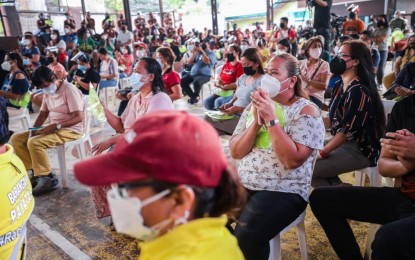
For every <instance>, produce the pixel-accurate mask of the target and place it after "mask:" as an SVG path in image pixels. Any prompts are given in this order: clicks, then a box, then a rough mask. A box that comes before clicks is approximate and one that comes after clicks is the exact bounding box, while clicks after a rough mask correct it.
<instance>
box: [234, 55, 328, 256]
mask: <svg viewBox="0 0 415 260" xmlns="http://www.w3.org/2000/svg"><path fill="white" fill-rule="evenodd" d="M267 71H268V75H265V76H263V79H262V80H261V86H260V88H258V90H257V91H254V92H253V93H252V94H251V97H252V102H251V104H250V105H249V106H248V107H247V108H246V109H245V111H244V112H243V114H242V116H241V118H240V120H239V123H238V126H237V127H236V129H235V132H234V133H233V136H232V138H231V140H230V150H231V154H232V157H233V158H234V159H239V160H240V162H239V169H238V172H239V176H240V177H241V181H242V183H243V185H244V186H245V188H246V189H247V190H248V193H249V200H248V202H247V205H246V207H245V208H244V209H243V211H242V214H241V216H240V217H239V221H238V225H237V226H236V229H235V236H236V238H237V239H238V243H239V246H240V247H241V250H242V252H243V253H244V256H245V258H246V259H259V260H261V259H264V260H265V259H268V257H269V252H270V248H269V240H270V239H272V238H273V237H274V236H276V235H277V234H278V233H280V232H281V230H283V229H284V228H285V227H287V226H288V225H289V224H290V223H292V222H293V221H294V220H295V219H296V218H297V217H298V216H299V215H300V214H301V213H302V212H304V210H305V209H306V207H307V201H308V194H309V191H310V183H311V176H312V174H313V167H314V161H315V159H316V157H317V154H318V149H321V148H322V147H323V141H324V134H325V131H324V124H323V121H322V119H321V116H320V110H319V109H318V107H317V106H316V105H314V104H313V103H312V102H311V101H310V100H308V99H307V98H305V94H304V92H303V91H302V88H301V79H300V74H299V64H298V61H297V59H296V58H295V57H293V56H292V55H291V54H287V53H285V54H280V55H277V56H274V57H273V58H272V59H271V60H270V62H269V63H268V65H267Z"/></svg>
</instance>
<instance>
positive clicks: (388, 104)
mask: <svg viewBox="0 0 415 260" xmlns="http://www.w3.org/2000/svg"><path fill="white" fill-rule="evenodd" d="M382 103H383V108H384V110H385V118H386V121H387V120H388V115H389V114H390V113H391V112H392V108H393V106H394V105H395V103H396V101H394V100H386V99H382ZM394 185H395V179H394V178H390V177H385V186H386V187H393V186H394Z"/></svg>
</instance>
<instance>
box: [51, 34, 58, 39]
mask: <svg viewBox="0 0 415 260" xmlns="http://www.w3.org/2000/svg"><path fill="white" fill-rule="evenodd" d="M50 38H51V39H52V40H56V39H57V38H58V36H57V35H56V34H51V35H50Z"/></svg>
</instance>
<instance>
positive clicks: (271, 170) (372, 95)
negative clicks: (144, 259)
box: [0, 1, 415, 259]
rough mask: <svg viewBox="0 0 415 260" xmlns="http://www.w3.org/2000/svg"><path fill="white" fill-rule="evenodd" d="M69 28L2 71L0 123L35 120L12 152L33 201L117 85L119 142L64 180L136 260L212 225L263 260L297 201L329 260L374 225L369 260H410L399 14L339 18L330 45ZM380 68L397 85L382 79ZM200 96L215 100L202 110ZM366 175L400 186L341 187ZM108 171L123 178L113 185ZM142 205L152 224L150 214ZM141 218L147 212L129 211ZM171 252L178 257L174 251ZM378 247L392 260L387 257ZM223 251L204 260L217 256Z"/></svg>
mask: <svg viewBox="0 0 415 260" xmlns="http://www.w3.org/2000/svg"><path fill="white" fill-rule="evenodd" d="M329 2H331V1H329ZM66 15H67V17H66V20H65V22H64V26H65V27H64V28H65V29H64V34H63V35H61V34H60V32H59V31H58V30H54V29H53V27H52V26H50V24H49V23H46V22H45V21H44V20H45V17H44V15H43V14H42V15H40V16H39V21H38V23H37V24H38V28H39V32H38V33H37V34H33V33H30V32H26V33H25V34H24V35H23V37H22V39H21V47H20V49H19V50H15V51H12V52H9V53H7V54H6V56H5V59H4V62H3V63H2V65H1V68H2V69H3V70H5V71H7V72H8V74H7V76H6V77H5V79H4V82H3V86H2V90H0V99H1V101H2V103H1V104H5V105H6V106H7V112H8V115H9V116H13V115H14V114H16V113H17V112H18V111H19V110H20V109H25V108H26V107H27V108H29V109H30V110H32V111H33V109H34V108H36V107H39V110H40V112H39V115H38V116H37V119H36V121H35V123H34V125H33V129H29V130H28V131H23V132H20V133H14V134H13V135H12V136H11V145H12V146H13V148H14V151H15V153H16V155H17V156H18V157H19V158H20V159H21V160H22V163H23V164H24V166H25V168H26V170H27V172H28V176H29V180H30V182H31V185H32V192H33V195H36V196H37V195H39V194H42V193H44V192H46V191H50V190H51V189H53V188H54V187H55V186H56V185H57V184H58V178H57V177H56V175H55V173H53V172H52V170H51V167H50V163H49V161H48V155H47V153H46V150H47V149H48V148H50V147H56V146H58V145H60V144H62V143H64V142H67V141H72V140H76V139H78V138H80V137H81V136H82V134H83V132H84V129H85V125H84V122H85V118H84V116H83V115H84V113H83V111H84V108H85V106H84V102H85V96H86V95H88V94H89V92H90V91H91V87H92V88H94V89H96V90H97V89H98V88H107V87H117V88H119V85H118V86H117V83H118V84H119V81H120V79H121V78H123V77H128V78H129V81H128V82H130V85H129V86H128V87H129V88H128V90H127V89H124V90H119V91H118V93H117V94H116V97H117V98H119V99H120V107H119V110H118V114H117V115H115V114H113V113H112V111H111V110H110V109H109V108H108V107H106V105H105V104H104V103H103V102H102V103H103V110H104V113H105V117H106V120H107V122H108V124H109V126H110V127H111V128H112V129H113V130H114V131H115V134H114V135H113V136H111V137H109V138H107V139H105V140H103V141H101V142H99V143H98V144H95V146H94V147H93V149H92V154H93V157H94V158H91V159H89V160H88V161H85V162H81V163H80V164H79V165H78V166H75V175H76V177H77V178H78V179H79V180H80V181H81V182H82V183H84V184H87V185H91V186H92V187H91V195H92V201H93V203H94V206H95V214H96V217H97V218H98V219H101V218H104V217H109V216H111V217H112V219H111V228H112V229H114V230H117V231H118V232H120V233H125V234H128V235H130V236H133V237H135V238H139V239H142V240H145V241H146V243H144V244H143V245H142V248H143V255H144V256H146V255H147V256H148V258H149V259H151V254H153V255H157V254H160V253H161V252H155V251H154V248H153V249H152V247H151V245H154V244H152V243H156V242H157V241H159V242H160V243H161V241H163V238H168V237H171V234H172V233H175V232H179V231H180V229H181V228H183V231H182V232H183V233H185V232H186V234H188V233H192V232H194V233H197V232H199V231H197V230H195V229H193V230H190V228H189V230H185V228H186V227H190V226H191V225H193V224H194V225H196V224H197V223H199V224H198V225H200V226H202V225H203V223H204V222H205V221H208V220H209V221H212V223H213V222H215V223H219V222H220V223H219V224H217V225H221V227H224V226H225V223H228V224H231V223H230V222H233V223H232V225H228V226H229V231H230V232H231V233H232V234H233V235H234V236H231V234H230V233H229V231H228V230H225V231H223V230H222V231H221V232H224V234H225V235H224V237H223V240H224V241H226V243H227V244H226V245H225V244H224V245H223V246H224V247H225V246H226V247H227V248H228V249H231V250H229V252H227V253H229V255H232V259H268V257H269V255H270V247H269V241H270V240H271V239H272V238H273V237H275V236H276V235H277V234H278V233H280V231H282V230H283V229H284V228H285V227H287V226H288V225H289V224H290V223H292V222H293V221H294V220H295V219H297V218H298V217H299V216H300V215H301V214H302V213H303V212H304V211H305V209H306V207H307V204H308V203H309V201H310V203H311V208H312V211H313V213H314V214H315V216H316V217H317V220H318V221H319V222H320V223H321V225H322V227H323V229H324V231H325V232H326V234H327V237H328V239H329V241H330V243H331V245H332V246H333V248H334V250H335V252H336V253H337V255H338V256H339V257H340V258H342V259H343V258H345V259H362V255H361V253H360V249H359V247H358V245H357V243H356V240H355V239H354V237H353V233H352V231H351V229H350V227H349V226H348V223H347V220H348V219H353V220H357V221H365V222H369V223H378V224H383V225H385V226H384V227H383V228H381V229H380V231H379V232H378V234H377V235H376V238H375V241H374V243H373V245H372V247H373V256H374V257H376V258H377V259H387V257H386V256H388V257H390V256H392V257H393V256H402V258H405V257H408V256H409V257H408V259H410V258H411V257H412V258H413V257H414V256H415V252H413V248H412V247H411V245H410V244H409V243H407V241H413V240H411V239H414V235H413V232H412V233H410V232H408V230H409V228H411V227H413V226H414V224H415V221H414V216H415V211H414V209H413V205H414V203H415V178H414V172H415V165H414V163H413V161H414V158H415V152H414V149H413V147H412V146H413V143H414V140H415V137H414V136H415V129H414V125H413V122H414V120H413V119H414V115H415V113H414V106H413V104H414V98H415V95H413V94H414V93H415V73H414V71H415V65H414V64H415V35H414V34H412V31H411V28H409V25H408V23H407V22H405V19H404V18H403V17H402V14H401V13H400V12H397V13H396V16H395V17H394V18H393V19H392V20H391V21H390V22H388V19H387V16H386V15H376V16H372V18H371V23H370V24H368V25H366V24H365V23H364V22H363V21H362V20H360V19H359V18H358V12H355V11H351V12H350V15H349V18H348V19H347V20H346V21H345V22H344V24H343V26H342V28H341V30H340V35H338V37H335V38H333V39H325V38H324V37H323V36H321V35H317V36H315V35H310V34H307V37H304V35H306V34H304V32H303V31H302V30H300V29H299V28H295V26H290V24H289V19H288V18H287V17H281V19H280V24H279V25H278V26H275V27H274V28H273V29H272V30H271V31H264V30H263V29H262V28H261V25H260V24H259V23H257V24H256V26H255V29H254V30H252V31H250V30H249V29H245V30H242V29H241V28H238V26H237V25H235V26H234V27H233V30H229V31H226V32H225V34H224V35H221V36H217V35H213V33H212V30H208V29H207V28H205V30H204V31H203V32H198V31H197V30H195V29H193V30H191V31H190V32H189V33H187V34H186V33H185V32H184V29H183V26H182V25H181V24H180V25H179V26H176V25H175V23H174V20H173V18H172V17H171V16H170V14H167V15H165V19H164V20H163V21H161V22H160V24H159V22H158V20H157V19H156V18H155V16H154V14H152V13H149V14H148V19H147V20H146V19H145V18H144V15H141V14H138V15H137V16H136V18H135V19H134V23H133V24H134V30H133V31H129V29H128V28H127V23H126V21H125V19H124V17H123V15H119V16H118V17H117V19H115V20H113V19H112V18H111V17H110V16H109V15H106V17H105V19H104V20H103V21H102V24H101V25H102V28H103V30H104V31H103V33H102V34H100V35H98V34H96V30H95V20H94V19H93V18H92V16H91V15H90V14H87V16H86V19H85V20H84V21H83V22H82V23H81V27H80V28H79V29H78V28H77V25H76V23H75V21H74V20H73V18H72V17H71V14H70V13H67V14H66ZM399 32H400V33H401V34H399ZM401 36H402V37H401ZM398 42H399V43H398ZM402 42H403V45H402ZM327 44H328V45H329V46H327ZM400 44H401V45H402V46H401V45H400ZM327 50H329V51H327ZM392 51H393V52H394V53H393V54H392V55H391V52H392ZM388 57H389V58H390V59H392V60H394V70H393V72H392V73H391V74H390V75H385V74H386V73H385V71H386V70H385V64H386V62H387V60H388ZM209 82H212V86H213V87H214V89H213V93H210V95H209V96H206V98H205V100H201V97H202V96H203V95H202V93H203V91H204V85H206V84H207V83H209ZM391 87H393V91H394V93H395V95H396V96H398V97H399V98H398V99H397V101H398V102H397V103H396V105H395V107H394V108H393V110H392V113H391V115H390V116H389V117H385V113H384V107H383V102H382V98H383V97H382V93H379V92H383V91H384V90H386V89H388V88H391ZM327 93H330V94H329V95H327ZM183 96H187V97H186V98H185V99H187V102H188V103H189V105H188V107H189V108H191V107H192V106H195V105H196V106H198V104H199V103H200V101H201V103H202V104H203V107H204V109H205V110H206V111H205V112H206V116H205V117H204V118H203V119H195V118H191V119H189V118H187V117H188V116H189V115H187V114H185V113H184V114H183V112H177V111H176V112H172V111H171V110H174V106H173V102H176V101H177V100H180V99H182V98H183ZM323 110H326V112H327V113H323ZM160 111H163V112H160ZM47 118H49V122H48V123H46V119H47ZM0 119H1V118H0ZM157 120H161V121H157ZM202 120H204V121H206V122H207V123H206V122H203V121H202ZM151 127H157V129H153V128H151ZM214 129H215V130H216V132H217V133H218V134H219V135H223V134H227V135H230V136H231V137H230V141H229V148H230V152H231V157H232V158H233V159H236V160H238V161H239V162H238V167H237V173H238V174H237V175H236V174H234V173H233V171H232V170H229V169H228V166H227V162H226V160H225V159H224V158H223V156H224V155H222V153H217V149H216V148H218V147H216V146H215V145H218V140H219V138H216V137H217V135H216V134H215V133H214ZM326 131H329V133H330V134H326ZM141 134H142V135H141ZM203 134H205V136H203ZM183 135H188V136H185V137H183ZM329 135H330V137H329V138H328V139H327V138H326V137H327V136H329ZM154 136H156V137H154ZM215 136H216V137H215ZM186 137H188V141H189V142H188V143H187V140H186ZM146 138H148V139H146ZM168 138H171V139H168ZM215 138H216V139H217V140H215ZM149 140H150V141H149ZM161 140H165V142H166V143H162V144H160V143H159V142H161ZM157 141H158V142H157ZM175 142H176V143H175ZM180 142H182V143H180ZM205 142H208V143H209V144H207V143H205ZM143 145H144V146H145V147H146V148H143V147H144V146H143ZM181 145H183V146H184V148H183V149H178V147H181ZM190 145H192V146H190ZM411 145H412V146H411ZM2 147H3V146H2V144H1V145H0V148H2ZM3 148H4V147H3ZM5 149H9V148H8V147H6V148H5ZM134 149H135V150H134ZM135 151H137V152H136V153H135ZM138 151H139V152H138ZM212 152H215V155H214V156H215V157H210V155H211V154H212ZM153 153H155V154H156V155H157V156H158V157H157V156H154V154H153ZM199 153H200V154H199ZM104 154H105V155H104ZM147 154H148V156H147ZM166 155H169V156H172V158H173V159H171V160H170V159H168V160H166V158H165V156H166ZM202 155H203V156H202ZM0 156H1V150H0ZM151 156H153V157H151ZM150 157H151V158H150ZM161 157H163V158H161ZM196 158H198V159H196ZM208 158H209V159H208ZM110 159H111V160H113V161H110ZM123 162H125V163H124V164H123ZM133 163H137V164H140V163H142V164H143V165H144V166H143V167H141V168H140V167H132V166H131V165H133ZM189 163H192V164H191V165H190V164H189ZM101 164H102V165H101ZM89 165H91V166H94V165H96V166H97V168H90V169H91V172H92V173H93V174H92V175H91V176H100V174H101V173H102V174H103V175H105V176H106V177H105V178H102V179H99V178H95V179H94V178H93V177H91V176H87V173H86V172H85V169H86V168H85V167H87V166H89ZM105 165H107V167H108V168H105V167H104V166H105ZM166 165H168V166H169V168H165V167H167V166H166ZM183 165H184V166H183ZM213 166H215V167H216V168H215V167H213ZM183 167H185V168H186V167H187V168H186V169H185V170H183V169H184V168H183ZM369 167H378V170H379V174H381V175H382V176H385V177H394V178H402V187H401V188H398V187H396V188H392V187H388V188H379V187H349V186H351V184H347V183H344V182H343V181H342V179H341V178H340V177H341V175H342V174H344V173H348V172H352V171H355V170H360V169H364V168H369ZM193 168H194V170H193ZM117 169H124V170H125V171H122V173H120V174H119V175H116V174H114V175H111V172H110V171H116V170H117ZM162 169H164V170H171V171H172V175H169V176H166V172H164V171H163V172H162ZM173 173H174V176H173ZM205 173H206V174H211V175H209V176H211V177H212V179H209V180H207V179H206V176H204V174H205ZM172 176H173V177H172ZM181 176H182V177H181ZM186 178H187V179H186ZM114 183H119V185H118V186H114V185H113V186H111V184H114ZM229 185H231V186H232V187H231V188H229V187H228V186H229ZM147 186H148V187H147ZM224 187H226V188H228V189H226V190H224ZM312 188H314V191H312ZM232 189H234V190H232ZM143 190H144V191H145V192H143ZM310 193H311V196H310ZM218 196H223V197H224V199H225V198H226V199H227V200H229V201H226V203H225V205H224V206H222V207H220V208H219V209H216V207H217V206H218V204H221V203H224V202H223V201H221V200H218ZM235 196H240V200H237V199H236V198H235ZM123 200H125V201H123ZM131 200H134V201H135V200H139V201H140V202H141V203H140V204H139V205H138V206H137V205H136V204H134V207H132V209H134V210H136V211H135V212H133V213H131V212H132V211H128V209H125V206H124V207H123V206H121V205H129V204H122V203H129V202H130V201H131ZM204 200H206V201H204ZM126 201H127V202H126ZM145 202H146V203H147V204H146V203H145ZM118 203H119V204H118ZM153 203H154V204H153ZM152 204H153V205H152ZM149 205H152V206H149ZM154 205H158V207H159V209H163V210H161V211H160V212H157V211H150V210H149V209H150V208H152V207H153V206H154ZM206 205H208V206H206ZM356 205H359V206H356ZM139 206H140V207H141V206H142V207H143V208H145V210H143V211H141V208H139V209H138V210H137V209H136V208H135V207H139ZM204 206H206V207H207V208H204ZM218 207H219V206H218ZM231 207H238V208H231ZM153 209H154V208H153ZM214 209H215V210H214ZM114 210H119V211H115V212H113V211H114ZM123 210H125V212H126V213H125V214H126V215H125V216H123V217H125V218H127V217H131V219H133V218H134V219H135V220H137V219H140V220H141V221H144V223H145V224H144V223H136V222H133V223H135V224H137V225H142V226H141V227H142V229H140V227H134V226H133V227H132V228H131V229H128V228H125V226H123V224H124V223H122V221H121V220H122V219H123V217H121V215H122V213H123ZM384 211H385V212H386V214H383V212H384ZM137 212H138V213H137ZM167 212H168V213H167ZM231 213H232V214H231ZM234 213H237V214H234ZM129 214H131V215H129ZM137 214H143V215H142V216H139V217H141V218H138V217H137ZM144 214H145V216H144ZM221 214H227V215H228V217H229V218H230V219H229V220H228V219H227V218H226V217H225V216H222V217H221ZM210 218H211V219H210ZM143 219H144V220H143ZM137 221H138V220H137ZM204 225H207V224H204ZM230 226H232V228H231V227H230ZM270 227H272V228H270ZM134 228H136V229H134ZM205 228H206V227H205ZM143 230H145V231H146V232H144V231H143ZM396 230H399V232H400V233H399V232H396ZM212 232H213V231H212ZM394 238H395V239H394ZM149 240H154V241H149ZM175 243H177V247H179V246H182V247H183V248H186V244H185V243H184V242H183V241H176V242H175ZM182 243H183V244H182ZM388 243H393V245H394V246H395V247H396V248H398V249H399V250H400V251H399V252H398V251H396V250H393V251H388V250H390V247H386V246H384V245H385V244H388ZM204 245H206V244H204V242H203V241H201V242H200V243H199V244H198V245H196V244H192V245H191V246H193V247H194V248H196V249H195V251H194V254H197V253H198V252H199V251H197V250H200V252H201V251H202V248H203V249H204V250H206V248H204ZM187 246H189V245H187ZM221 246H222V245H216V246H215V247H214V249H215V250H213V249H212V250H211V251H210V253H211V254H212V255H215V254H216V253H217V250H219V249H220V248H221ZM156 251H157V250H156ZM200 252H199V253H200ZM180 253H181V252H180ZM169 254H174V252H169ZM177 254H179V252H177ZM183 254H186V253H183ZM189 254H190V253H189ZM218 259H219V258H218ZM389 259H390V258H389Z"/></svg>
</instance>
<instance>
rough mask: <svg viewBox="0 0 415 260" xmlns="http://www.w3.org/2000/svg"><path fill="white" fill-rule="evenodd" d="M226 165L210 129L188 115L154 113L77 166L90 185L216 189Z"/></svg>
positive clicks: (217, 142) (82, 181)
mask: <svg viewBox="0 0 415 260" xmlns="http://www.w3.org/2000/svg"><path fill="white" fill-rule="evenodd" d="M226 167H227V160H226V157H225V155H224V153H223V151H222V147H221V145H220V140H219V137H218V135H217V133H216V131H215V130H214V129H213V127H212V126H211V125H210V124H208V123H207V122H205V121H204V120H202V119H200V118H197V117H195V116H193V115H190V114H188V113H187V112H178V111H162V112H155V113H151V114H149V115H146V116H144V117H142V118H141V119H139V120H137V122H136V123H135V124H134V126H133V127H132V129H131V130H129V131H128V132H126V133H125V134H124V135H123V136H122V137H121V138H120V139H119V141H118V142H117V143H116V145H115V148H114V150H113V151H112V152H110V153H108V154H105V155H100V156H97V157H95V158H92V159H88V160H85V161H82V162H79V163H77V164H75V166H74V173H75V176H76V178H77V179H78V180H79V181H80V182H81V183H83V184H86V185H89V186H99V185H109V184H113V183H129V182H136V181H140V180H143V179H154V180H159V181H165V182H169V183H176V184H187V185H194V186H199V187H216V186H217V185H218V183H219V181H220V178H221V176H222V173H223V171H224V170H225V169H226Z"/></svg>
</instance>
